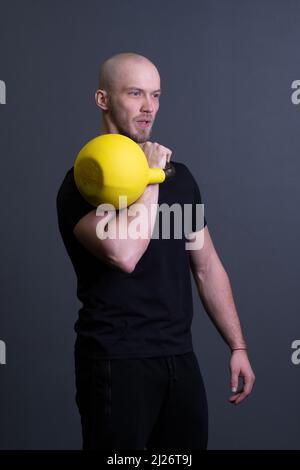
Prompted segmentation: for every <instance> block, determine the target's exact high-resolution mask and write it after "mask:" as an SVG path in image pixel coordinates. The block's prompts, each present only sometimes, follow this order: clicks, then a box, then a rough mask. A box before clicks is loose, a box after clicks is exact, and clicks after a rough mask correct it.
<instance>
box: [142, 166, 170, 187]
mask: <svg viewBox="0 0 300 470" xmlns="http://www.w3.org/2000/svg"><path fill="white" fill-rule="evenodd" d="M174 175H175V168H174V166H173V165H172V164H171V163H170V162H167V163H166V166H165V168H163V169H162V168H149V182H148V184H155V183H163V182H164V181H167V180H168V179H170V178H171V177H172V176H174Z"/></svg>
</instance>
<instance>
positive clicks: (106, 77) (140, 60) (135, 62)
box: [99, 52, 159, 92]
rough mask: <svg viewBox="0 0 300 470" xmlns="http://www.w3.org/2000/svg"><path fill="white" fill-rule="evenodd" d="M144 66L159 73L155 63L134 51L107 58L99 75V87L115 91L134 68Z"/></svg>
mask: <svg viewBox="0 0 300 470" xmlns="http://www.w3.org/2000/svg"><path fill="white" fill-rule="evenodd" d="M136 68H143V70H145V72H147V71H149V72H150V70H151V73H152V74H153V73H155V74H157V76H158V77H159V73H158V70H157V68H156V67H155V65H154V64H153V63H152V62H151V61H150V60H149V59H147V57H144V56H142V55H140V54H136V53H134V52H122V53H120V54H116V55H114V56H112V57H110V58H109V59H107V60H106V61H105V62H104V63H103V64H102V66H101V69H100V75H99V88H100V89H102V90H106V91H107V92H113V91H115V90H117V89H119V88H120V86H122V82H123V80H124V78H125V79H126V76H127V75H128V74H129V73H130V72H131V73H132V70H133V69H136Z"/></svg>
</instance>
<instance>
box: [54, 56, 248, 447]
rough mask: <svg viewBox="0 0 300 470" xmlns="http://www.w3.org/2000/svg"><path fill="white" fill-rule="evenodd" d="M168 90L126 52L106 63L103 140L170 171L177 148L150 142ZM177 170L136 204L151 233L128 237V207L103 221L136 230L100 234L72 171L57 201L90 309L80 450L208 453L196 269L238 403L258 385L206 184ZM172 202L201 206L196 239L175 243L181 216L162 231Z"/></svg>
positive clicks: (79, 369)
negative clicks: (131, 146)
mask: <svg viewBox="0 0 300 470" xmlns="http://www.w3.org/2000/svg"><path fill="white" fill-rule="evenodd" d="M160 94H161V84H160V76H159V72H158V70H157V68H156V66H155V65H154V64H153V63H152V62H151V61H150V60H149V59H147V58H146V57H144V56H141V55H139V54H135V53H121V54H117V55H115V56H113V57H110V58H109V59H107V60H106V61H105V62H104V63H103V64H102V67H101V71H100V81H99V88H98V89H97V91H96V95H95V99H96V104H97V106H98V107H99V108H100V109H101V111H102V129H101V131H100V134H108V133H119V134H123V135H125V136H127V137H129V138H131V139H133V140H134V141H135V142H137V143H138V144H139V145H140V146H141V147H142V148H143V150H144V152H145V155H146V157H147V160H148V164H149V167H152V168H162V169H163V168H165V166H166V163H167V162H169V161H170V159H171V156H172V151H171V150H170V149H169V148H168V147H166V146H164V145H161V144H159V143H156V142H151V140H150V136H151V131H152V128H153V125H154V121H155V118H156V114H157V112H158V109H159V101H160ZM172 164H173V165H174V168H175V176H173V178H170V179H168V180H165V181H164V182H163V183H161V184H149V185H148V186H147V187H146V188H145V190H144V193H143V194H142V195H141V197H140V198H139V199H138V200H137V201H136V202H135V203H134V204H132V205H131V206H130V207H131V208H132V209H134V208H135V206H136V207H137V204H143V206H144V207H145V208H146V209H147V211H146V213H147V214H148V217H149V218H148V219H147V220H145V222H146V221H147V222H149V223H148V224H147V227H148V232H147V237H144V238H133V237H131V236H130V234H129V232H128V227H129V225H130V221H132V219H134V218H135V217H134V216H132V215H129V214H128V212H125V214H126V217H125V219H124V217H121V211H116V212H109V213H106V214H104V215H102V216H101V217H102V221H103V222H104V225H105V224H106V225H107V227H111V226H114V227H115V228H117V229H118V230H117V233H119V230H120V229H122V233H124V230H127V237H125V238H120V239H119V238H116V237H115V238H113V237H107V238H105V237H103V238H102V237H99V233H96V227H97V224H98V222H99V216H97V215H96V208H95V207H93V206H91V205H90V204H89V203H87V202H86V201H85V200H84V199H83V198H82V197H81V195H80V193H79V191H78V190H77V188H76V186H75V182H74V173H73V167H72V168H71V169H70V170H69V171H68V172H67V174H66V176H65V178H64V180H63V182H62V185H61V187H60V189H59V192H58V195H57V211H58V221H59V228H60V232H61V235H62V238H63V241H64V244H65V247H66V250H67V252H68V254H69V256H70V259H71V261H72V264H73V266H74V269H75V272H76V275H77V295H78V298H79V300H80V301H81V302H82V308H81V309H80V310H79V318H78V320H77V321H76V324H75V331H76V333H77V337H76V343H75V373H76V403H77V406H78V409H79V412H80V416H81V424H82V436H83V449H102V450H108V449H110V450H112V449H114V450H117V449H148V450H151V451H168V450H169V451H184V450H197V449H206V447H207V436H208V432H207V428H208V413H207V400H206V393H205V388H204V384H203V380H202V376H201V372H200V368H199V364H198V360H197V357H196V355H195V353H194V350H193V344H192V337H191V323H192V317H193V302H192V290H191V276H190V273H192V274H193V278H194V280H195V283H196V285H197V289H198V292H199V296H200V298H201V300H202V302H203V305H204V307H205V309H206V311H207V313H208V314H209V315H210V317H211V319H212V320H213V322H214V324H215V326H216V327H217V329H218V331H219V332H220V333H221V335H222V336H223V338H224V340H225V341H226V342H227V344H228V346H229V347H230V349H231V358H230V371H231V388H232V392H233V394H232V396H231V397H230V398H229V400H230V401H231V402H232V403H235V404H238V403H240V402H241V401H242V400H244V399H245V397H247V396H248V395H249V394H250V392H251V389H252V386H253V383H254V374H253V371H252V369H251V366H250V363H249V360H248V356H247V350H246V343H245V339H244V337H243V333H242V330H241V325H240V322H239V318H238V314H237V311H236V308H235V304H234V301H233V297H232V292H231V288H230V283H229V279H228V276H227V274H226V272H225V269H224V267H223V266H222V264H221V261H220V259H219V257H218V255H217V253H216V250H215V248H214V245H213V242H212V239H211V237H210V234H209V231H208V227H207V222H206V219H205V217H202V218H201V217H200V218H198V217H197V210H199V207H201V204H202V199H201V193H200V190H199V187H198V184H197V182H196V181H195V179H194V177H193V175H192V174H191V172H190V171H189V169H188V167H187V166H186V165H185V164H183V163H180V162H175V161H174V160H172ZM163 204H167V205H168V206H172V205H173V204H179V205H180V207H182V208H183V207H184V205H185V204H187V205H190V206H191V207H192V219H191V231H190V232H189V233H188V236H182V237H181V238H177V237H175V236H174V226H173V225H172V221H170V225H171V230H170V234H171V235H170V237H169V238H164V237H163V236H162V233H161V232H160V231H159V236H158V237H154V236H153V234H154V228H155V227H156V225H155V222H157V220H158V207H159V206H161V205H163ZM151 207H154V208H155V212H154V217H153V213H151V211H150V208H151ZM125 211H126V209H125ZM123 212H124V210H123ZM150 213H151V215H152V217H150ZM123 215H124V214H123ZM184 217H185V215H184ZM199 219H200V220H199ZM170 220H171V219H170ZM125 223H126V224H125ZM124 224H125V225H124ZM104 225H102V226H104ZM201 237H202V239H204V242H203V244H202V245H201V246H198V248H197V249H190V250H188V249H187V244H186V241H187V240H192V241H195V240H198V239H201ZM239 376H241V377H242V378H243V383H242V387H241V389H238V377H239Z"/></svg>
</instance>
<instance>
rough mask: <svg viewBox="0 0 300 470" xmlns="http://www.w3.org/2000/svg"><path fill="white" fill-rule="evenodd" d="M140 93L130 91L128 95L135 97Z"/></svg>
mask: <svg viewBox="0 0 300 470" xmlns="http://www.w3.org/2000/svg"><path fill="white" fill-rule="evenodd" d="M139 93H140V92H139V91H130V92H129V94H130V95H134V96H137V95H138V94H139Z"/></svg>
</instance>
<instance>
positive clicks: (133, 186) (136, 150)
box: [74, 134, 175, 209]
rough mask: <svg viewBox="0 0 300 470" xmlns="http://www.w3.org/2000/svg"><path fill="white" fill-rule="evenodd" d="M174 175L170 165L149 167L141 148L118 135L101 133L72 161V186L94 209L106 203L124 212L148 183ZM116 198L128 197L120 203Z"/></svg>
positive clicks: (159, 181) (160, 181)
mask: <svg viewBox="0 0 300 470" xmlns="http://www.w3.org/2000/svg"><path fill="white" fill-rule="evenodd" d="M174 174H175V168H174V167H173V165H171V164H168V165H166V168H165V169H161V168H149V165H148V160H147V157H146V155H145V153H144V152H143V150H142V148H141V147H140V146H139V145H138V144H137V143H136V142H134V141H133V140H132V139H130V138H129V137H126V136H124V135H121V134H103V135H100V136H98V137H95V138H94V139H92V140H90V141H89V142H87V144H85V145H84V147H82V149H81V150H80V152H79V153H78V155H77V157H76V159H75V162H74V179H75V184H76V186H77V188H78V190H79V192H80V194H81V195H82V196H83V197H84V199H85V200H86V201H88V202H89V203H90V204H92V205H93V206H98V205H99V204H103V203H109V204H112V205H113V206H114V207H115V209H123V208H124V207H126V206H129V205H130V204H132V203H133V202H135V201H136V200H137V199H138V198H139V197H140V196H141V194H143V192H144V190H145V187H146V186H147V185H148V184H154V183H162V182H164V181H165V179H166V178H167V179H168V178H170V177H171V176H173V175H174ZM119 196H127V200H126V201H124V198H123V199H121V202H120V201H119Z"/></svg>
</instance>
